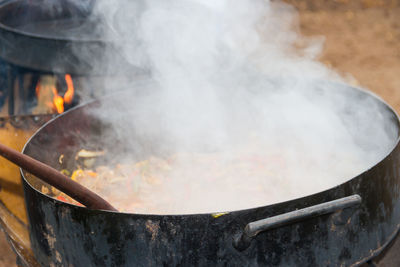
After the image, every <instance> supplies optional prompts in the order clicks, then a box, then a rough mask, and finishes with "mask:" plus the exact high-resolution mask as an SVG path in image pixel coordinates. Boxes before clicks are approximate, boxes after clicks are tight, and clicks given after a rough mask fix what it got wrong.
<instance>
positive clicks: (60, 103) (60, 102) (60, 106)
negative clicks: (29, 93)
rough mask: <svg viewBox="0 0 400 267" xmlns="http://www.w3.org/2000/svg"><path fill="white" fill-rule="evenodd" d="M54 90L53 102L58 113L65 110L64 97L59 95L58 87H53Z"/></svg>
mask: <svg viewBox="0 0 400 267" xmlns="http://www.w3.org/2000/svg"><path fill="white" fill-rule="evenodd" d="M52 90H53V104H54V107H55V108H56V110H57V113H63V112H64V99H63V98H62V97H61V96H59V95H58V92H57V89H56V88H55V87H53V88H52Z"/></svg>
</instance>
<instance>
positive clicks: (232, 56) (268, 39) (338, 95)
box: [94, 0, 397, 213]
mask: <svg viewBox="0 0 400 267" xmlns="http://www.w3.org/2000/svg"><path fill="white" fill-rule="evenodd" d="M94 12H95V14H97V15H98V16H100V17H101V18H102V20H103V21H104V22H105V23H106V24H107V25H108V28H107V29H108V31H106V32H105V33H104V34H105V37H104V38H105V39H107V40H112V42H113V44H114V46H115V47H116V48H117V51H118V53H119V54H120V55H121V54H122V55H123V57H124V58H125V59H126V60H127V61H128V62H129V64H131V65H134V66H136V67H139V68H141V69H145V70H147V71H149V72H150V73H151V79H152V81H153V83H154V88H153V89H154V90H153V89H151V88H150V89H149V88H148V87H149V86H146V88H144V87H143V88H142V87H141V86H138V85H137V84H138V83H137V82H135V81H130V82H131V86H132V90H133V91H135V92H140V93H138V94H137V95H136V93H133V97H132V99H123V101H121V104H120V107H119V108H124V107H125V108H126V109H129V111H126V112H125V113H124V114H126V116H124V117H123V118H121V117H119V116H118V115H113V114H110V113H108V112H107V113H104V112H103V113H102V114H101V115H100V116H101V118H102V119H104V120H107V121H109V122H111V123H112V124H113V125H114V126H115V127H114V129H121V132H120V133H117V134H115V133H113V135H112V137H114V138H115V137H117V138H120V139H121V140H124V142H126V143H127V145H128V146H129V144H130V145H131V147H132V150H135V149H136V152H137V151H138V150H140V149H145V147H146V145H144V144H143V145H142V146H140V145H138V143H137V142H136V140H132V139H133V138H130V137H129V135H127V132H131V130H132V128H134V129H135V133H136V135H137V136H142V137H152V138H153V139H155V140H163V142H164V143H163V144H162V145H160V147H163V148H165V147H166V148H167V150H168V151H169V152H171V154H177V155H178V156H177V158H178V159H177V161H176V162H178V163H180V164H178V163H176V165H174V166H173V168H174V170H173V171H172V172H173V173H172V174H171V177H174V179H171V181H169V182H168V183H166V186H165V190H164V195H163V194H159V195H157V197H155V200H153V201H155V203H156V204H157V203H159V206H158V207H159V208H158V209H157V208H155V209H153V210H146V209H142V210H141V209H139V210H135V211H136V212H142V213H154V212H157V213H196V212H215V211H223V210H233V209H240V208H250V207H254V206H262V205H266V204H271V203H275V202H279V201H284V200H288V199H292V198H296V197H301V196H304V195H307V194H312V193H315V192H318V191H322V190H325V189H328V188H330V187H332V186H335V185H338V184H340V183H342V182H345V181H347V180H349V179H350V178H352V177H354V176H355V175H357V174H360V173H361V172H362V171H364V170H366V169H368V168H369V167H371V166H372V165H373V164H375V163H376V162H378V161H379V160H381V159H382V158H383V157H384V156H385V155H386V154H387V153H388V152H389V151H390V149H391V147H392V146H393V143H394V142H395V139H396V138H397V128H396V126H395V125H391V124H390V122H389V123H388V120H389V119H388V118H387V116H386V115H384V114H385V110H384V108H383V107H381V106H380V105H379V104H377V103H376V101H375V100H373V99H372V98H371V97H366V96H365V95H364V94H361V93H357V92H355V91H354V92H353V91H351V89H350V88H346V86H345V85H344V84H342V83H341V80H340V78H339V77H338V75H337V74H336V73H333V72H332V71H331V70H329V69H327V68H326V67H325V66H323V65H322V64H321V63H319V62H318V61H316V60H315V59H316V58H317V57H318V55H319V53H320V51H321V49H322V44H323V42H322V40H323V39H322V38H314V39H310V38H308V39H307V38H305V37H303V36H301V35H300V34H299V32H298V29H297V15H296V12H295V10H294V9H293V8H291V7H290V6H288V5H286V4H283V3H281V2H276V1H274V2H271V1H264V0H237V1H226V0H221V1H211V0H207V1H205V0H148V1H128V0H124V1H107V0H104V1H98V3H97V5H96V6H95V10H94ZM113 56H114V55H113V54H110V55H107V56H106V58H112V57H113ZM103 63H104V62H103ZM109 68H110V69H111V70H112V71H114V72H115V71H117V72H121V73H122V72H124V71H125V67H124V64H122V63H121V64H115V62H114V63H113V65H110V66H109ZM110 77H111V78H110V79H109V80H108V81H107V87H108V88H110V89H112V88H118V87H120V86H121V84H119V83H118V81H116V80H115V79H114V78H113V77H112V76H110ZM328 81H330V82H328ZM332 81H335V83H333V82H332ZM135 84H136V85H135ZM150 87H151V86H150ZM343 88H344V89H343ZM143 90H148V92H146V93H145V94H143ZM128 106H129V107H128ZM386 113H387V112H386ZM372 124H373V126H372ZM127 129H130V130H129V131H126V130H127ZM124 131H125V132H124ZM137 136H136V137H135V138H137ZM113 142H114V141H110V143H111V144H112V143H113ZM182 152H193V153H206V154H207V153H209V155H210V157H212V156H215V155H219V156H220V158H219V159H216V160H215V161H214V162H217V163H221V166H220V168H221V170H224V171H226V172H227V173H228V174H227V176H225V177H224V178H220V176H218V175H216V177H218V179H219V180H218V181H215V180H214V181H213V182H210V181H212V179H211V178H210V176H212V175H213V174H212V173H210V172H209V170H208V168H207V165H201V164H198V163H196V164H198V165H197V166H193V165H190V164H192V163H193V162H197V161H196V160H193V161H191V160H189V159H190V157H191V156H187V157H185V156H179V155H184V154H180V153H182ZM248 155H252V156H254V155H257V156H260V157H264V158H268V159H271V163H270V164H271V166H270V167H268V168H269V172H270V173H269V174H262V175H260V174H257V173H256V174H248V175H247V176H246V175H245V174H244V173H243V172H241V171H238V173H237V174H236V175H235V173H234V171H229V170H227V169H226V168H232V164H231V163H226V162H234V161H235V160H240V158H241V157H242V156H243V157H246V156H248ZM127 157H128V158H129V154H128V155H124V156H123V157H122V158H127ZM233 168H235V167H233ZM249 173H251V172H249ZM179 175H181V176H182V177H178V176H179ZM204 176H208V177H204ZM177 177H178V178H177ZM209 178H210V179H209ZM202 181H204V182H202ZM188 188H189V189H188ZM254 189H256V190H254ZM121 190H122V189H121ZM188 190H189V191H190V194H189V195H188V194H187V192H189V191H188ZM257 190H258V191H257ZM254 191H257V192H258V193H254ZM185 192H186V193H185ZM117 194H121V191H119V192H118V193H117ZM205 196H206V197H205ZM171 199H172V200H171ZM167 201H170V203H171V204H170V205H169V206H165V205H163V203H164V204H165V202H167ZM110 202H112V199H110ZM156 206H157V205H156Z"/></svg>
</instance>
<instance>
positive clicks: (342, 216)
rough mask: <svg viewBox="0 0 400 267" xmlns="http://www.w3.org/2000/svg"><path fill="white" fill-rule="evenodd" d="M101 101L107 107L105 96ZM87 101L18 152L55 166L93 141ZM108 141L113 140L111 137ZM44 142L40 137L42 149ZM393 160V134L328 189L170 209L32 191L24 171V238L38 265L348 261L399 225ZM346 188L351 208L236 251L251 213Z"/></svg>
mask: <svg viewBox="0 0 400 267" xmlns="http://www.w3.org/2000/svg"><path fill="white" fill-rule="evenodd" d="M345 89H346V90H349V91H350V92H351V93H357V94H360V97H366V98H368V97H369V98H373V97H372V96H370V95H368V94H366V93H364V92H362V91H358V90H355V89H351V88H348V87H345ZM107 101H109V100H107ZM376 101H379V100H376ZM106 103H107V105H108V106H111V107H115V105H113V104H112V102H106ZM96 105H98V103H93V104H91V105H88V106H85V107H80V108H76V109H74V110H73V111H72V112H67V113H65V114H64V115H62V116H59V117H57V118H56V119H55V120H53V121H52V122H50V123H48V124H47V125H45V126H44V127H43V128H42V129H41V130H40V131H39V132H38V133H37V134H36V135H35V136H34V137H32V139H31V140H30V141H29V143H28V144H27V146H26V147H25V149H24V153H27V154H29V155H31V156H33V157H35V158H37V159H39V160H41V161H43V162H45V163H47V164H50V165H53V166H58V165H57V164H59V163H58V158H59V155H60V154H64V155H65V157H64V161H63V162H64V163H63V164H65V165H68V164H72V163H71V162H69V161H68V158H73V157H72V156H71V155H74V153H75V152H76V151H77V150H78V149H80V148H81V145H82V144H85V143H88V137H90V138H91V141H94V143H96V142H98V145H100V146H101V145H102V144H101V138H99V136H98V132H99V129H100V128H101V127H99V125H97V124H96V121H95V120H94V119H93V117H91V116H90V114H93V109H94V108H95V106H96ZM382 106H384V107H385V109H386V112H387V114H386V115H388V118H390V120H392V121H393V123H396V125H397V126H398V120H397V117H396V115H395V114H394V113H392V111H391V110H390V108H388V107H386V106H385V105H384V104H383V103H382ZM90 110H92V111H91V112H92V113H91V112H88V111H90ZM372 127H373V126H372ZM66 129H68V131H66ZM93 138H94V139H93ZM96 138H98V139H96ZM113 145H114V146H113V147H118V142H116V143H115V144H113ZM122 145H123V144H122ZM43 146H46V147H47V149H46V152H47V153H42V151H43ZM49 148H52V149H49ZM399 166H400V145H399V144H398V142H397V141H396V145H395V147H394V149H393V150H392V151H391V153H390V154H389V155H388V156H387V157H385V158H384V159H383V160H382V161H381V162H379V163H378V164H376V165H375V166H373V167H372V168H371V169H369V170H367V171H365V172H364V173H362V174H360V175H359V176H357V177H354V178H353V179H350V180H349V181H347V182H346V183H344V184H341V185H339V186H336V187H334V188H331V189H329V190H327V191H324V192H320V193H317V194H314V195H309V196H306V197H303V198H299V199H295V200H291V201H287V202H283V203H278V204H273V205H269V206H264V207H259V208H253V209H247V210H239V211H233V212H229V213H218V214H194V215H174V216H170V215H168V216H161V215H140V214H125V213H117V212H105V211H99V210H89V209H86V208H82V207H77V206H72V205H69V204H66V203H62V202H60V201H57V200H54V199H52V198H49V197H47V196H45V195H43V194H41V193H40V192H38V191H37V190H36V189H35V188H34V187H37V186H40V184H39V182H38V181H36V180H35V179H30V178H26V177H25V178H24V191H25V197H26V203H27V209H28V216H29V221H30V236H31V243H32V248H33V251H34V253H35V256H36V258H37V260H38V261H39V263H40V264H42V265H43V266H50V265H53V266H69V265H72V266H93V265H99V266H277V265H278V266H350V265H353V264H354V265H357V264H361V263H363V262H366V261H367V260H368V259H369V258H371V257H373V256H375V255H376V252H377V251H379V250H381V249H382V247H384V246H385V244H387V243H388V242H389V241H390V240H391V239H392V238H393V237H394V236H395V234H396V233H397V231H398V227H399V222H400V194H399V193H400V173H399ZM64 167H65V166H63V168H64ZM27 179H28V180H27ZM32 186H33V187H32ZM355 194H357V195H359V196H360V197H361V198H362V201H361V203H360V205H359V207H358V208H357V209H356V210H352V208H349V209H344V210H343V211H342V212H335V213H333V214H322V215H320V216H317V217H312V218H309V219H307V220H303V221H298V222H295V223H292V224H290V225H284V226H281V227H278V228H274V229H270V230H268V231H265V232H261V233H259V234H258V235H257V236H255V237H254V239H253V240H252V242H251V243H250V246H249V247H248V248H247V249H245V250H243V251H238V250H237V249H236V248H234V247H233V245H232V240H233V238H234V237H236V236H238V235H240V234H241V233H242V231H243V229H244V228H245V226H246V225H247V224H249V223H250V222H254V221H258V220H261V219H265V218H270V217H273V216H277V215H280V214H284V213H288V212H292V211H295V210H298V209H303V208H307V207H311V206H314V205H318V204H321V203H325V202H328V201H333V200H337V199H340V198H344V197H348V196H351V195H355ZM346 210H348V211H346Z"/></svg>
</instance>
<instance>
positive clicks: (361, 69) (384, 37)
mask: <svg viewBox="0 0 400 267" xmlns="http://www.w3.org/2000/svg"><path fill="white" fill-rule="evenodd" d="M288 1H289V2H293V3H294V4H295V6H296V8H298V9H299V11H300V13H299V23H300V31H301V32H302V33H303V34H304V35H307V36H314V35H320V36H325V39H326V40H325V45H324V51H323V53H322V55H321V57H320V58H319V60H320V61H322V62H324V63H325V64H326V65H328V66H330V67H331V68H333V69H335V70H336V71H338V72H340V73H341V74H343V75H344V76H346V77H347V79H348V80H349V81H350V82H351V83H353V84H358V85H359V86H362V87H366V88H369V89H371V90H372V91H373V92H375V93H377V94H378V95H379V96H381V97H382V98H383V99H384V100H386V101H387V102H388V103H389V104H390V105H392V106H393V107H394V108H395V109H396V110H397V112H399V113H400V3H399V1H390V0H387V1H385V0H360V1H348V0H332V1H323V0H312V1H311V0H307V1H306V0H304V1H301V0H300V1H295V0H288ZM352 77H353V78H354V79H353V78H352ZM397 243H400V242H397ZM395 245H397V247H400V246H399V245H400V244H395ZM14 262H15V256H14V255H13V254H12V252H11V251H10V250H9V248H8V246H7V244H6V243H5V242H4V239H3V234H2V233H0V266H12V264H13V263H14ZM392 264H393V263H388V262H384V261H381V262H380V263H379V264H378V266H400V264H397V265H392Z"/></svg>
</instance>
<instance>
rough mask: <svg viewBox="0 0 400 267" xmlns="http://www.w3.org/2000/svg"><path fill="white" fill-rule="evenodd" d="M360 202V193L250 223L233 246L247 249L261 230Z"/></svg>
mask: <svg viewBox="0 0 400 267" xmlns="http://www.w3.org/2000/svg"><path fill="white" fill-rule="evenodd" d="M360 203H361V197H360V196H359V195H352V196H348V197H344V198H340V199H336V200H333V201H329V202H325V203H322V204H318V205H315V206H311V207H307V208H304V209H300V210H295V211H291V212H287V213H284V214H280V215H277V216H273V217H270V218H266V219H262V220H259V221H255V222H251V223H248V224H247V225H246V227H245V228H244V231H243V232H242V233H241V234H240V235H238V236H237V237H236V238H234V240H233V246H234V247H235V248H236V249H237V250H239V251H242V250H245V249H246V248H248V247H249V246H250V243H251V240H252V239H253V238H254V237H255V236H257V235H258V234H259V233H260V232H263V231H266V230H270V229H274V228H278V227H281V226H284V225H288V224H291V223H294V222H298V221H302V220H306V219H309V218H312V217H316V216H320V215H324V214H328V213H332V212H335V211H338V210H342V209H345V208H350V207H353V206H358V205H359V204H360Z"/></svg>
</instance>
